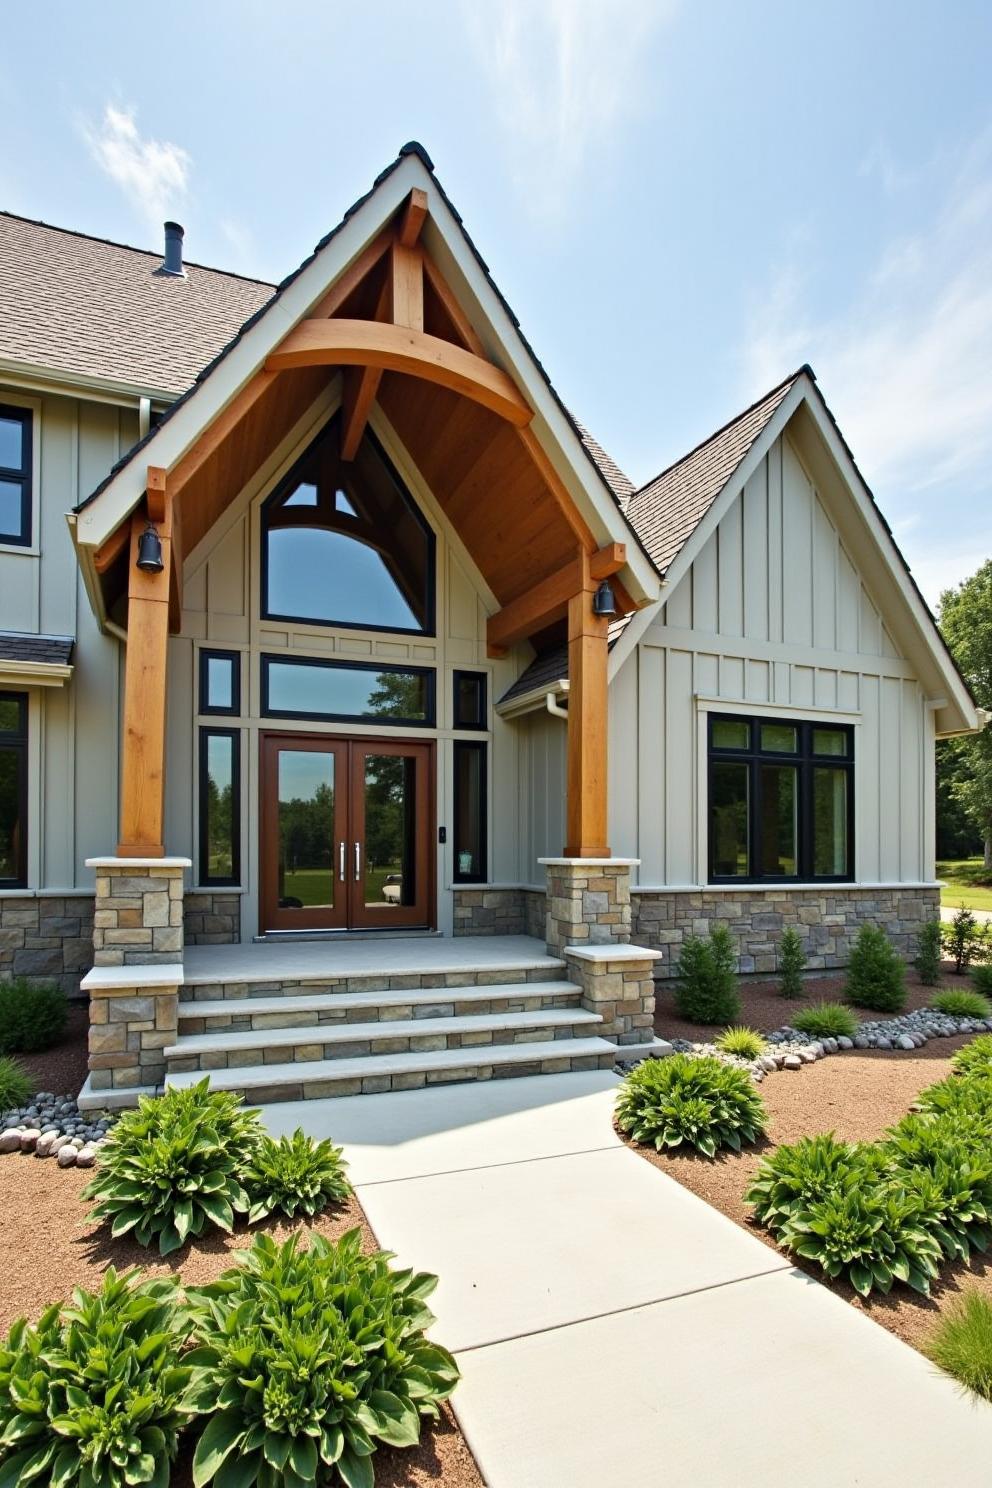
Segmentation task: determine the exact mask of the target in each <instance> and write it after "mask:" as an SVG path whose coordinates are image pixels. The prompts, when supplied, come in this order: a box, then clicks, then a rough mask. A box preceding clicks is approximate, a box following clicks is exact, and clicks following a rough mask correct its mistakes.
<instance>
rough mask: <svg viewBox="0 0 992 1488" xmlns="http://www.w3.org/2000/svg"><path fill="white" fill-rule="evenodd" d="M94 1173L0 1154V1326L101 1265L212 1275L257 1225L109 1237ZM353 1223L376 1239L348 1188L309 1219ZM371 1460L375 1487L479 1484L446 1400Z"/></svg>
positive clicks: (473, 1487) (183, 1474) (327, 1224)
mask: <svg viewBox="0 0 992 1488" xmlns="http://www.w3.org/2000/svg"><path fill="white" fill-rule="evenodd" d="M45 1078H48V1076H47V1075H46V1077H45ZM91 1177H92V1173H83V1172H79V1171H78V1170H77V1169H74V1168H59V1167H57V1166H56V1165H55V1163H54V1162H52V1161H51V1160H50V1159H46V1160H44V1161H42V1160H39V1159H38V1158H36V1157H32V1156H29V1155H28V1154H23V1155H21V1154H17V1155H13V1156H8V1157H0V1193H2V1196H3V1205H2V1214H3V1223H2V1224H0V1278H2V1282H0V1336H5V1335H6V1333H7V1330H8V1329H9V1327H10V1325H11V1323H12V1322H13V1321H14V1319H15V1318H17V1317H20V1316H22V1315H27V1316H28V1317H32V1318H34V1317H37V1316H38V1314H39V1313H40V1312H41V1311H42V1310H43V1308H44V1307H45V1306H46V1305H48V1304H49V1303H51V1302H55V1301H58V1300H59V1299H61V1298H65V1299H67V1300H68V1298H69V1296H70V1293H71V1291H72V1288H73V1287H74V1286H85V1287H87V1288H89V1289H90V1290H95V1289H96V1288H97V1286H99V1284H100V1273H101V1272H102V1271H103V1270H104V1269H105V1268H106V1267H107V1266H108V1265H113V1266H115V1267H116V1268H117V1270H118V1271H123V1270H126V1269H128V1268H129V1267H131V1266H141V1267H142V1269H143V1270H144V1271H145V1273H146V1274H147V1275H149V1276H165V1275H170V1274H172V1273H178V1274H179V1275H180V1276H181V1277H182V1279H183V1280H184V1281H186V1282H189V1283H191V1284H202V1283H204V1282H207V1281H210V1280H212V1279H213V1278H214V1277H216V1276H218V1275H219V1274H220V1273H221V1272H222V1271H223V1270H224V1269H225V1268H226V1267H227V1266H228V1265H230V1264H231V1251H233V1250H238V1249H242V1248H243V1247H244V1246H245V1245H246V1243H247V1237H248V1235H249V1233H254V1231H252V1232H248V1231H247V1230H246V1229H244V1228H242V1229H241V1230H240V1231H239V1232H238V1233H237V1234H236V1235H234V1236H233V1237H232V1236H228V1235H224V1234H223V1233H222V1232H220V1231H216V1232H215V1233H214V1234H213V1235H211V1236H210V1237H209V1238H208V1239H206V1240H204V1241H202V1242H197V1243H194V1244H192V1245H190V1246H188V1247H186V1248H184V1249H183V1250H181V1251H179V1252H177V1253H174V1254H173V1255H171V1256H166V1257H165V1259H162V1258H161V1257H160V1256H159V1255H158V1254H157V1252H156V1251H154V1250H151V1251H148V1250H143V1249H142V1248H141V1246H140V1245H138V1244H137V1243H136V1242H134V1241H128V1240H127V1239H126V1238H125V1239H122V1240H111V1239H110V1237H109V1232H108V1231H107V1230H106V1229H105V1228H104V1227H103V1226H100V1225H94V1224H93V1222H92V1221H91V1218H90V1205H89V1203H88V1202H87V1201H85V1200H84V1199H82V1198H81V1197H80V1194H81V1190H82V1189H83V1187H84V1186H85V1184H86V1183H87V1182H88V1181H89V1179H90V1178H91ZM356 1225H358V1226H359V1227H360V1228H361V1230H362V1234H363V1238H364V1242H365V1245H366V1248H367V1249H369V1250H373V1249H375V1248H376V1240H375V1236H374V1235H373V1233H372V1230H371V1228H370V1227H369V1224H368V1221H367V1220H366V1218H365V1215H364V1214H363V1212H362V1209H361V1207H360V1205H359V1203H358V1201H357V1199H355V1198H351V1199H349V1200H348V1202H347V1203H346V1204H344V1205H342V1206H339V1207H338V1208H336V1209H335V1210H333V1211H328V1212H327V1213H325V1214H323V1215H322V1216H321V1217H320V1218H319V1219H318V1220H317V1221H316V1223H315V1224H314V1226H313V1228H314V1229H317V1230H319V1231H320V1233H321V1234H323V1235H327V1236H329V1237H331V1238H332V1239H334V1238H337V1237H338V1236H340V1235H341V1234H343V1233H344V1231H345V1230H348V1229H353V1228H354V1227H355V1226H356ZM256 1228H258V1229H262V1228H265V1229H267V1230H269V1232H270V1233H271V1234H273V1235H274V1236H275V1237H276V1238H277V1239H285V1238H286V1237H287V1236H288V1235H289V1234H290V1233H291V1232H292V1230H293V1229H295V1228H298V1226H296V1225H292V1224H286V1223H283V1224H278V1223H273V1224H268V1225H264V1226H262V1225H259V1226H257V1227H256ZM442 1341H443V1340H442ZM375 1467H376V1475H375V1480H376V1488H425V1485H428V1484H441V1485H443V1488H484V1485H483V1481H482V1478H481V1477H480V1476H479V1471H478V1468H477V1467H476V1466H475V1462H474V1460H473V1458H472V1455H471V1453H470V1452H469V1449H468V1447H467V1446H466V1444H465V1440H464V1438H463V1437H462V1435H461V1432H460V1431H459V1430H458V1427H457V1425H456V1423H455V1421H454V1417H453V1416H452V1414H451V1412H450V1410H446V1411H445V1413H444V1418H443V1420H442V1422H441V1423H439V1425H438V1426H437V1427H435V1428H434V1429H433V1430H430V1429H428V1426H427V1424H426V1423H425V1428H424V1435H423V1437H422V1439H421V1442H420V1445H419V1447H417V1448H416V1449H415V1450H411V1451H395V1450H392V1449H389V1448H385V1447H384V1448H382V1449H381V1450H380V1451H379V1452H377V1454H376V1458H375ZM172 1484H173V1488H191V1485H192V1478H191V1476H190V1472H189V1462H188V1460H184V1461H181V1462H179V1463H177V1465H176V1467H175V1469H174V1470H173V1473H172Z"/></svg>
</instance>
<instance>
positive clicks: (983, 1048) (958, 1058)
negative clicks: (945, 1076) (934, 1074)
mask: <svg viewBox="0 0 992 1488" xmlns="http://www.w3.org/2000/svg"><path fill="white" fill-rule="evenodd" d="M951 1068H952V1069H953V1070H954V1072H955V1073H956V1074H958V1075H977V1076H979V1077H980V1078H985V1079H989V1080H992V1033H983V1034H982V1035H981V1037H980V1038H976V1039H972V1041H971V1043H970V1044H965V1046H964V1048H963V1049H959V1050H958V1052H957V1053H956V1054H955V1055H954V1058H953V1059H952V1060H951Z"/></svg>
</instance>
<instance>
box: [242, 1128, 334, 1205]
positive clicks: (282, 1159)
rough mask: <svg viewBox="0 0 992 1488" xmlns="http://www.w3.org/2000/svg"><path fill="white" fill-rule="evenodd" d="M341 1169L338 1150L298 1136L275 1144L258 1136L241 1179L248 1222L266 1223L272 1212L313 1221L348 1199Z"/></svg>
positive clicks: (295, 1135)
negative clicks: (332, 1206)
mask: <svg viewBox="0 0 992 1488" xmlns="http://www.w3.org/2000/svg"><path fill="white" fill-rule="evenodd" d="M346 1167H347V1164H346V1163H345V1161H344V1158H343V1157H342V1156H341V1148H340V1147H334V1146H332V1144H331V1143H330V1142H327V1141H323V1142H312V1141H311V1140H310V1138H309V1137H308V1136H307V1135H306V1134H305V1133H304V1132H303V1131H300V1130H297V1131H295V1132H294V1133H293V1135H292V1136H291V1137H280V1138H279V1140H278V1141H275V1140H273V1138H272V1137H267V1136H266V1137H261V1138H260V1139H259V1141H258V1143H257V1145H256V1147H255V1149H254V1151H253V1152H252V1155H251V1157H250V1158H249V1159H248V1162H247V1164H246V1165H245V1167H244V1170H243V1172H242V1174H241V1179H242V1182H243V1184H244V1187H245V1190H246V1192H247V1194H248V1202H249V1205H250V1208H249V1211H248V1220H249V1223H251V1224H254V1223H255V1222H256V1221H257V1220H260V1219H265V1218H266V1217H267V1216H268V1215H269V1214H271V1213H272V1212H273V1211H274V1210H275V1211H278V1213H280V1214H285V1215H286V1217H287V1218H288V1219H295V1218H296V1216H297V1214H299V1215H301V1216H305V1217H306V1218H307V1219H313V1218H314V1216H315V1215H317V1214H320V1213H322V1212H323V1210H324V1209H326V1208H327V1206H328V1204H331V1203H340V1202H341V1200H342V1199H346V1198H347V1197H348V1194H349V1193H350V1192H351V1189H350V1187H349V1184H348V1180H347V1178H346V1177H345V1168H346Z"/></svg>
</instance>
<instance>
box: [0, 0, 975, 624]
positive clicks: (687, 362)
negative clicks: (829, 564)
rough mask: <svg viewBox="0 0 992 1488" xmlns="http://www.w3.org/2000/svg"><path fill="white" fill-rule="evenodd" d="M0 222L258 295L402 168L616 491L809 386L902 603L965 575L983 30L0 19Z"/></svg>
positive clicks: (728, 23) (386, 12)
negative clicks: (907, 575)
mask: <svg viewBox="0 0 992 1488" xmlns="http://www.w3.org/2000/svg"><path fill="white" fill-rule="evenodd" d="M4 38H5V45H4V48H3V50H2V52H0V109H2V117H3V118H4V120H5V129H4V146H3V148H2V149H0V205H2V206H5V207H7V208H8V209H9V210H12V211H15V212H21V213H24V214H25V215H28V216H32V217H40V218H43V219H45V220H46V221H50V222H55V223H59V224H62V225H67V226H73V227H77V228H80V229H82V230H84V231H88V232H92V233H96V234H99V235H102V236H106V237H111V238H115V239H120V240H122V241H125V242H132V243H136V244H138V245H139V246H149V247H152V246H157V245H158V243H159V241H160V238H161V221H162V219H163V217H165V216H167V215H176V216H178V218H179V219H180V220H181V221H182V222H183V223H184V224H185V225H186V229H187V253H188V256H189V257H190V258H191V259H194V260H196V261H199V262H202V263H207V264H213V265H217V266H220V267H225V268H230V269H235V270H238V271H239V272H242V273H247V274H252V275H256V276H258V277H262V278H280V277H282V275H283V274H285V273H286V272H288V271H289V270H290V269H291V268H293V267H294V266H295V265H296V264H297V263H298V262H299V261H300V259H301V258H302V257H303V256H304V254H305V253H307V252H308V251H309V250H310V248H311V247H312V246H313V243H314V242H315V241H316V240H317V238H318V237H320V236H321V235H322V234H323V233H324V232H325V231H326V230H327V228H328V227H329V226H331V225H332V224H333V223H334V222H336V221H337V219H338V218H339V216H340V214H341V212H342V210H343V209H344V208H345V207H346V206H347V205H349V203H350V202H351V201H353V200H354V198H355V197H356V196H358V195H359V194H360V193H361V192H362V191H364V190H365V189H366V187H367V186H368V184H369V183H370V182H371V180H372V178H373V176H374V175H375V174H376V173H377V171H378V170H379V169H380V168H381V167H382V166H383V165H385V164H386V163H387V162H388V161H389V160H391V159H392V158H393V156H394V155H395V153H396V150H397V148H398V147H399V145H400V144H402V143H403V142H404V141H405V140H407V139H411V138H417V139H420V140H421V141H422V142H423V143H424V144H425V145H426V146H427V148H428V150H429V151H430V152H431V154H432V156H433V158H434V162H435V166H436V168H437V171H438V174H439V176H440V178H441V180H442V181H443V182H444V184H445V186H446V187H447V189H448V191H449V193H450V194H451V196H452V197H453V199H454V201H455V203H456V205H457V206H458V208H459V210H460V211H461V213H462V215H463V217H464V219H465V221H466V224H467V226H468V228H469V231H470V232H471V233H472V235H473V237H474V238H475V240H476V242H477V244H478V245H479V247H480V249H481V251H482V253H483V255H484V257H485V258H486V259H487V261H488V263H489V265H490V267H491V268H492V270H493V273H494V275H495V277H496V279H497V281H498V283H499V284H500V286H501V288H502V289H503V291H504V293H505V294H506V296H507V298H508V299H509V301H510V303H511V304H512V305H513V307H514V309H515V310H516V311H517V314H518V315H519V316H520V319H521V322H522V324H523V326H524V329H525V331H526V332H527V334H528V336H529V337H530V339H531V340H532V342H533V344H534V345H535V347H536V349H537V351H538V353H539V355H540V356H541V357H542V359H543V361H544V362H545V365H546V366H547V367H548V369H549V371H550V373H551V376H552V378H553V380H554V381H555V383H556V384H557V386H558V388H559V390H560V391H561V392H562V394H563V396H564V397H565V399H566V400H567V402H568V403H569V405H570V406H571V407H572V408H573V409H574V411H575V412H576V413H577V414H578V416H579V417H580V418H581V419H582V420H583V421H584V422H585V423H587V424H588V425H589V427H590V428H592V429H593V431H594V432H595V433H596V435H597V437H598V438H599V439H600V440H601V441H602V442H603V443H604V444H605V445H606V446H607V448H608V449H609V450H610V451H611V453H612V454H613V455H614V457H615V458H616V459H617V461H618V462H619V463H620V464H621V465H622V466H623V467H624V468H626V469H627V470H628V471H629V473H630V474H631V476H632V477H633V478H634V479H636V480H638V481H640V480H644V479H647V478H648V477H650V476H651V475H653V474H655V473H656V472H657V470H658V469H660V468H661V467H662V466H663V465H665V464H667V463H668V462H670V461H671V460H672V459H674V458H676V457H677V456H678V455H679V454H681V453H683V452H684V451H685V450H687V449H688V448H690V447H691V446H692V445H693V444H694V443H696V442H697V441H698V440H699V439H700V438H702V437H704V436H705V435H706V434H708V433H709V432H711V431H712V430H713V429H714V428H715V427H717V426H718V425H719V424H721V423H722V422H724V420H725V419H727V418H728V417H730V416H731V415H732V414H734V413H735V412H737V411H738V410H739V409H740V408H741V407H743V406H745V405H746V404H747V403H749V402H750V401H752V400H753V399H754V398H755V397H756V396H758V395H759V394H760V393H762V392H763V391H764V390H765V389H766V388H768V387H770V386H772V385H773V384H774V383H775V382H777V381H779V380H780V379H781V378H782V377H783V376H784V375H785V374H786V373H788V372H789V371H791V370H793V369H794V367H795V366H797V365H798V364H799V363H801V362H803V361H810V362H811V363H812V365H813V367H814V368H815V370H816V372H817V374H818V376H819V379H820V384H821V387H822V389H823V391H824V394H825V396H826V398H827V401H828V402H829V403H830V404H831V406H832V408H833V410H834V412H835V414H836V415H837V417H838V419H839V421H840V424H841V427H842V429H843V430H844V432H845V434H846V435H847V437H848V440H849V442H850V443H851V445H852V446H853V448H854V452H855V455H856V456H857V458H858V460H859V462H860V464H861V467H862V469H863V471H864V473H865V475H866V477H867V478H868V480H869V482H870V483H871V484H872V486H873V488H874V490H875V493H876V495H877V496H878V498H879V500H880V502H881V504H882V507H883V510H884V511H885V512H886V515H887V516H888V518H889V520H890V522H891V524H892V526H893V528H894V529H895V532H896V536H897V538H898V540H899V542H900V544H901V545H902V547H903V550H904V552H905V554H906V556H907V558H908V559H909V561H910V564H911V566H912V567H913V570H914V572H915V573H916V575H917V577H918V579H919V581H920V583H921V585H922V587H923V589H924V592H925V593H926V594H927V596H928V597H929V598H930V599H931V601H932V602H934V601H936V599H937V597H938V595H939V592H940V590H941V589H942V588H943V587H944V586H945V585H947V584H950V583H954V582H958V581H960V579H962V578H964V577H965V576H966V575H967V574H969V573H970V572H972V571H973V570H974V569H975V568H976V567H977V566H978V565H979V563H981V562H982V561H984V559H985V558H987V557H988V556H989V555H990V554H992V474H990V471H992V95H990V92H989V88H988V75H989V63H990V59H992V6H990V5H989V4H988V3H987V0H954V3H953V4H952V5H946V4H939V3H937V0H932V3H926V4H924V3H919V0H898V3H894V0H871V3H869V4H865V3H864V0H858V3H851V0H831V3H830V4H829V5H825V6H823V5H821V6H808V5H807V6H801V5H797V4H795V3H789V4H787V3H778V0H747V3H744V0H715V3H714V0H681V3H680V0H653V3H646V0H609V3H607V0H484V3H482V0H476V3H469V0H422V3H419V4H412V3H407V4H399V3H394V0H378V3H377V4H375V5H374V6H355V7H351V6H348V5H346V4H342V3H328V0H325V3H298V0H278V3H277V0H269V3H266V4H262V3H259V0H241V3H237V4H235V3H233V0H200V3H199V4H196V5H192V4H189V3H187V0H170V3H168V4H165V5H161V6H155V7H138V6H135V5H133V4H127V5H124V4H118V3H114V0H101V3H100V4H98V5H95V6H80V5H78V4H68V3H64V0H53V3H50V4H48V5H45V6H19V7H11V8H10V9H9V10H8V11H7V12H6V14H5V17H4Z"/></svg>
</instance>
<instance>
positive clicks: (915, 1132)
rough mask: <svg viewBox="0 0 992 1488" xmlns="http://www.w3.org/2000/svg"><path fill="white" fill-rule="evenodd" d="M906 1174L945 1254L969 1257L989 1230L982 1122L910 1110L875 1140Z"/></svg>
mask: <svg viewBox="0 0 992 1488" xmlns="http://www.w3.org/2000/svg"><path fill="white" fill-rule="evenodd" d="M880 1146H881V1149H882V1151H883V1152H884V1154H885V1156H886V1157H887V1158H888V1159H889V1160H890V1161H891V1164H892V1171H893V1172H899V1173H900V1174H901V1175H903V1176H905V1177H907V1179H908V1187H909V1189H910V1191H911V1192H913V1193H915V1194H916V1196H917V1197H918V1198H919V1199H920V1200H921V1204H922V1209H923V1214H924V1217H925V1221H926V1225H927V1228H928V1229H929V1231H930V1233H931V1234H932V1235H934V1236H935V1237H936V1239H937V1241H938V1242H939V1244H940V1248H941V1250H942V1251H943V1253H944V1255H945V1256H946V1257H947V1259H948V1260H951V1261H954V1260H965V1261H966V1260H968V1258H969V1256H970V1255H971V1249H972V1246H976V1247H977V1248H978V1249H979V1250H985V1249H986V1247H987V1245H988V1242H989V1239H990V1236H992V1152H989V1151H988V1148H987V1144H986V1142H985V1141H984V1134H983V1132H982V1128H981V1124H980V1123H978V1122H971V1121H961V1120H960V1119H959V1118H958V1117H957V1116H956V1115H954V1114H952V1115H944V1116H938V1117H932V1116H925V1115H910V1116H905V1117H903V1119H902V1121H900V1122H899V1124H898V1125H897V1126H896V1127H894V1128H893V1130H892V1131H891V1132H890V1133H889V1135H888V1137H887V1138H886V1140H885V1141H884V1142H883V1143H881V1144H880Z"/></svg>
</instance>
